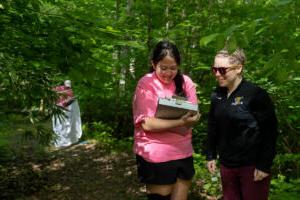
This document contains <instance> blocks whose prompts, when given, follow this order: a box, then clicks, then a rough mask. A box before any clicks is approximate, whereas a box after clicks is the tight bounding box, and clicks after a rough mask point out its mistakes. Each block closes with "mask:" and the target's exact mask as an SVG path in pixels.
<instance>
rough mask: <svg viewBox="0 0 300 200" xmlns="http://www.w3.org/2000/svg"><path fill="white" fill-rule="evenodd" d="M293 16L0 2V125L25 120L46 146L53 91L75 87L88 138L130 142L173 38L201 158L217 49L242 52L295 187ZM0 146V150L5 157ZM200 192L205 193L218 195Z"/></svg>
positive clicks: (273, 10)
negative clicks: (270, 105)
mask: <svg viewBox="0 0 300 200" xmlns="http://www.w3.org/2000/svg"><path fill="white" fill-rule="evenodd" d="M299 9H300V2H299V1H293V0H268V1H264V0H261V1H208V0H199V1H179V0H171V1H163V0H153V1H101V0H77V1H72V0H69V1H66V0H22V1H11V0H10V1H0V35H1V40H0V80H1V81H0V121H2V120H4V119H5V118H6V117H7V115H8V114H11V113H14V114H18V115H19V114H21V115H23V116H26V119H27V121H28V123H30V124H31V127H30V128H29V127H27V128H28V129H26V131H24V132H25V133H27V136H28V137H29V138H35V140H37V141H39V142H40V143H43V144H49V143H50V142H51V141H52V140H53V139H54V136H53V133H52V132H51V127H49V123H50V122H49V121H50V119H51V116H52V115H53V114H54V113H57V112H58V111H57V108H56V107H55V106H54V102H55V100H56V98H57V96H56V95H55V94H54V92H53V91H52V90H51V88H52V87H53V86H55V85H58V84H61V82H62V81H63V80H65V79H71V80H72V83H73V84H72V85H73V86H72V87H73V90H74V92H75V95H76V96H77V98H78V100H79V104H80V109H81V114H82V121H83V123H85V129H84V130H85V131H84V137H87V138H97V139H98V140H100V141H102V142H104V143H107V144H108V145H109V146H114V145H115V144H118V145H120V146H122V145H123V144H121V143H122V142H120V141H122V140H120V139H121V138H128V137H129V138H130V137H132V135H133V124H132V114H131V109H132V108H131V101H132V95H133V92H134V89H135V86H136V83H137V81H138V79H139V77H141V76H142V75H143V74H145V73H146V72H148V68H149V55H150V51H151V49H152V47H153V46H154V45H155V44H156V42H157V41H159V40H162V39H169V40H171V41H174V42H175V43H176V44H177V46H178V47H179V49H180V52H181V55H182V61H183V62H182V65H181V66H180V68H181V71H182V72H183V73H186V74H188V75H190V76H191V78H192V79H193V80H194V81H195V82H196V84H197V94H198V97H199V100H200V111H201V113H202V118H201V121H200V123H199V124H198V125H197V126H196V127H195V128H194V132H193V139H194V141H193V143H194V147H195V150H196V151H197V152H201V153H202V152H205V144H206V129H207V127H206V126H207V125H206V121H207V113H208V108H209V102H210V93H211V91H212V90H213V88H214V86H215V84H216V83H215V80H214V77H213V76H212V75H211V73H210V66H211V65H212V62H213V59H214V55H215V53H216V51H217V50H220V49H221V48H223V47H224V46H226V47H227V48H228V49H229V50H230V51H232V50H234V49H235V48H236V47H238V46H239V47H242V48H244V49H245V52H246V55H247V58H248V61H247V63H246V67H245V77H246V78H247V79H249V80H251V81H253V82H255V83H257V84H259V85H260V86H262V87H263V88H265V89H267V90H268V92H269V93H270V94H271V97H272V100H273V102H274V104H275V106H276V112H277V116H278V121H279V132H280V134H279V138H278V145H277V147H278V148H277V150H278V152H279V153H280V154H282V155H280V156H278V157H276V159H277V160H276V162H275V167H274V168H275V171H276V173H278V174H282V175H284V176H285V177H288V178H292V177H293V178H295V179H296V178H299V164H298V163H297V162H298V161H295V160H293V159H296V157H293V156H292V157H293V159H290V156H291V155H293V154H295V156H296V155H297V154H296V153H297V152H299V150H300V140H299V133H300V107H299V101H300V99H299V98H300V90H298V85H299V80H300V70H299V65H300V60H299V52H300V45H299V42H300V29H299V13H300V10H299ZM98 122H99V123H98ZM100 122H101V123H100ZM5 123H7V121H5ZM10 134H12V133H10ZM116 138H118V139H116ZM131 140H132V139H129V140H128V141H127V142H125V143H124V146H126V145H128V144H130V142H131ZM3 141H5V140H3ZM125 141H126V140H125ZM1 146H2V147H1ZM4 146H6V144H5V143H4V142H0V149H1V150H0V151H2V152H6V153H3V154H5V155H9V153H7V150H5V148H4ZM122 148H123V147H122ZM285 153H289V154H286V155H285ZM9 157H10V156H9ZM197 159H200V161H199V162H201V163H202V164H201V166H203V162H204V159H203V158H197ZM202 159H203V160H202ZM297 159H298V158H297ZM197 162H198V161H197ZM199 166H200V165H199ZM201 168H202V167H201ZM199 170H200V171H199ZM290 170H292V171H293V172H296V173H291V172H290ZM297 170H298V171H297ZM198 171H199V174H201V177H202V179H204V178H205V180H206V179H207V180H210V177H208V176H206V177H204V175H205V171H201V169H198ZM285 182H288V180H287V179H284V180H283V182H282V184H283V183H285ZM206 184H208V185H206V186H205V187H206V188H209V190H207V192H209V191H213V192H211V193H214V192H216V193H218V190H217V187H215V185H214V183H210V182H207V183H206ZM209 184H210V185H209ZM278 184H279V183H278ZM280 184H281V183H280ZM212 188H216V189H212ZM210 189H211V190H210ZM276 191H277V189H276ZM276 193H277V192H276Z"/></svg>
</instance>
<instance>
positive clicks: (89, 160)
mask: <svg viewBox="0 0 300 200" xmlns="http://www.w3.org/2000/svg"><path fill="white" fill-rule="evenodd" d="M23 157H24V159H22V160H18V161H16V160H15V161H14V162H11V163H10V162H8V163H5V164H3V165H0V199H22V200H23V199H24V200H29V199H30V200H48V199H49V200H50V199H51V200H53V199H57V200H65V199H67V200H69V199H70V200H71V199H72V200H73V199H75V200H77V199H80V200H81V199H101V200H146V197H145V187H144V186H143V185H141V184H140V183H139V182H138V180H137V175H136V164H135V158H134V155H133V153H132V152H131V151H123V152H115V151H111V150H108V149H107V148H106V147H105V146H103V145H100V144H99V143H96V142H92V141H90V142H87V143H79V144H76V145H73V146H71V147H68V148H64V149H59V150H51V151H50V152H49V153H48V154H47V155H44V154H43V155H42V158H41V157H40V158H35V157H33V156H32V154H30V149H24V156H23ZM189 199H198V200H199V199H201V198H200V196H197V194H196V193H193V192H191V194H190V197H189Z"/></svg>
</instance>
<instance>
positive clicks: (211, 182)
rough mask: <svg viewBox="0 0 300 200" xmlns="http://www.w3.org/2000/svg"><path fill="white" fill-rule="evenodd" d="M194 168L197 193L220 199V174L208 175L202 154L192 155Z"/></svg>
mask: <svg viewBox="0 0 300 200" xmlns="http://www.w3.org/2000/svg"><path fill="white" fill-rule="evenodd" d="M193 156H194V166H195V171H196V174H195V178H194V180H195V183H196V185H197V188H200V191H198V192H199V193H202V194H206V195H207V196H213V197H220V196H221V177H220V173H219V172H218V173H216V174H214V175H212V174H210V173H209V171H208V170H207V168H206V159H205V156H203V155H202V154H196V153H194V155H193Z"/></svg>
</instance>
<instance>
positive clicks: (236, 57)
mask: <svg viewBox="0 0 300 200" xmlns="http://www.w3.org/2000/svg"><path fill="white" fill-rule="evenodd" d="M216 57H225V58H229V63H230V64H234V65H242V66H244V64H245V62H246V55H245V53H244V50H243V49H240V48H237V49H236V50H235V51H234V52H233V53H232V54H230V53H229V52H228V50H227V49H222V50H221V51H219V52H218V53H217V55H216Z"/></svg>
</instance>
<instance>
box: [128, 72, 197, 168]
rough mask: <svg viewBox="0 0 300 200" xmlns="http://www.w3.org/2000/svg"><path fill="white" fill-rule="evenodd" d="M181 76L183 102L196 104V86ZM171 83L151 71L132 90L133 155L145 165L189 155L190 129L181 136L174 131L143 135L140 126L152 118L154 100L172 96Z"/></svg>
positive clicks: (155, 106) (190, 146) (191, 147)
mask: <svg viewBox="0 0 300 200" xmlns="http://www.w3.org/2000/svg"><path fill="white" fill-rule="evenodd" d="M183 77H184V85H183V88H184V91H185V93H186V96H187V100H188V101H190V102H192V103H194V104H197V103H198V102H197V96H196V87H195V84H194V83H193V81H192V80H191V79H190V78H189V77H188V76H186V75H183ZM175 88H176V87H175V83H174V82H173V83H172V84H168V85H166V84H164V83H162V82H161V81H160V80H159V79H158V78H157V76H156V74H155V72H153V73H149V74H146V75H145V76H144V77H142V78H141V79H140V80H139V82H138V84H137V87H136V91H135V95H134V99H133V118H134V119H133V120H134V147H133V149H134V152H135V153H136V154H138V155H140V156H142V157H143V158H144V159H145V160H147V161H149V162H154V163H156V162H166V161H170V160H177V159H182V158H186V157H189V156H191V155H192V154H193V146H192V129H191V128H190V129H187V130H186V133H185V134H178V133H175V132H172V131H171V130H169V131H162V132H147V131H144V130H143V128H142V127H141V123H142V122H143V121H144V119H145V118H147V117H154V115H155V112H156V108H157V102H158V98H159V97H161V98H164V97H172V96H173V95H175Z"/></svg>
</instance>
